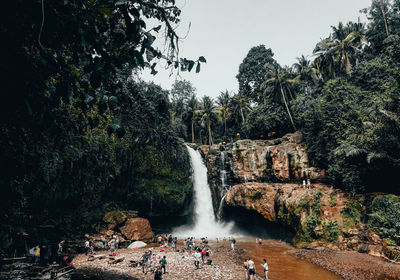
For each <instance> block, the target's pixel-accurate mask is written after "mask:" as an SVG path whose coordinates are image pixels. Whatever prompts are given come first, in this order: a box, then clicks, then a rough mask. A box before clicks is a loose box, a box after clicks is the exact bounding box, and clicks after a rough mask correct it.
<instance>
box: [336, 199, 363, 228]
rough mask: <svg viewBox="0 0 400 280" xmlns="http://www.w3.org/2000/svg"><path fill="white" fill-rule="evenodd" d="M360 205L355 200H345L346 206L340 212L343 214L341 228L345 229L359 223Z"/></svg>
mask: <svg viewBox="0 0 400 280" xmlns="http://www.w3.org/2000/svg"><path fill="white" fill-rule="evenodd" d="M361 208H362V205H361V204H360V203H359V202H358V201H356V200H349V201H347V202H346V208H344V209H343V210H342V212H341V214H342V216H343V228H344V229H347V228H350V227H354V226H355V225H357V224H359V223H361V210H362V209H361Z"/></svg>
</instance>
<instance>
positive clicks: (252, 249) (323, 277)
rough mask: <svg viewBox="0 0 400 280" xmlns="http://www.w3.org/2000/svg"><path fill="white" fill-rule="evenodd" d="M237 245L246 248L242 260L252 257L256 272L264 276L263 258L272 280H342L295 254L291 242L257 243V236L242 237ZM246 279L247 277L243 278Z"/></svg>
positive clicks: (265, 241) (269, 240)
mask: <svg viewBox="0 0 400 280" xmlns="http://www.w3.org/2000/svg"><path fill="white" fill-rule="evenodd" d="M236 247H237V248H240V249H244V250H245V253H244V254H243V255H242V257H241V258H242V260H243V261H244V259H245V258H248V257H251V258H252V259H253V261H254V263H255V265H256V272H257V274H258V275H260V276H263V273H264V272H263V267H262V266H261V264H262V263H263V259H264V258H265V259H266V260H267V263H268V266H269V273H268V277H269V279H270V280H340V279H342V278H341V277H339V276H337V275H335V274H334V273H332V272H330V271H327V270H325V269H323V268H321V267H319V266H316V265H314V264H312V263H310V262H308V261H306V260H301V259H299V258H297V257H296V256H295V253H296V249H295V248H293V247H292V246H290V245H289V244H287V243H285V242H282V241H277V240H272V239H267V240H263V242H262V244H261V245H259V244H256V242H255V238H241V239H239V240H238V242H237V243H236ZM243 279H245V278H243Z"/></svg>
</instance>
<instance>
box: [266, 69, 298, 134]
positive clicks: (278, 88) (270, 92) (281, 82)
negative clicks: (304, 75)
mask: <svg viewBox="0 0 400 280" xmlns="http://www.w3.org/2000/svg"><path fill="white" fill-rule="evenodd" d="M294 83H295V80H294V79H293V74H292V73H291V72H290V71H289V69H282V68H281V67H279V66H278V67H276V68H275V71H274V72H273V73H272V75H271V76H270V78H268V79H266V80H265V81H264V82H263V83H262V84H261V87H260V88H261V90H264V95H265V96H270V97H272V98H274V99H275V100H277V101H283V104H284V105H285V107H286V111H287V113H288V115H289V118H290V122H291V123H292V126H293V129H294V131H296V126H295V124H294V121H293V118H292V114H291V113H290V110H289V105H288V101H289V98H290V99H294V94H293V93H292V90H291V88H292V86H293V84H294Z"/></svg>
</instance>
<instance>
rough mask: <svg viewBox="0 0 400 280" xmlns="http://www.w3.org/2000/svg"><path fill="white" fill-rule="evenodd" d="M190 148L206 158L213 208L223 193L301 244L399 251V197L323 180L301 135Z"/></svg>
mask: <svg viewBox="0 0 400 280" xmlns="http://www.w3.org/2000/svg"><path fill="white" fill-rule="evenodd" d="M193 147H195V148H197V149H199V150H200V151H201V153H202V155H203V157H204V159H205V161H206V164H207V168H208V175H209V183H210V188H211V190H212V194H213V203H214V209H216V212H217V213H219V212H220V211H219V208H220V207H221V205H223V203H221V200H222V199H223V198H224V200H223V201H224V202H225V203H226V205H228V206H232V207H241V208H244V209H247V210H250V211H256V212H257V213H259V214H261V215H262V216H263V217H264V218H265V219H266V220H267V221H269V222H273V223H279V224H282V225H285V226H288V227H289V228H291V229H292V230H293V232H294V233H295V234H294V236H293V239H292V241H293V243H294V244H296V245H297V246H299V247H308V248H326V247H328V248H336V249H342V250H357V251H359V252H364V253H369V254H372V255H377V256H383V255H386V256H388V257H391V258H394V257H396V256H397V255H398V252H397V251H396V250H395V248H396V246H397V245H396V243H400V197H398V196H394V195H384V194H364V195H358V196H351V195H349V194H347V193H345V192H343V191H340V190H338V189H334V188H332V187H331V186H329V185H327V184H326V180H325V171H324V170H321V169H319V168H317V167H313V166H311V165H310V161H309V158H308V155H307V150H306V146H305V144H304V143H302V137H301V134H299V133H293V134H287V135H285V136H283V137H282V138H278V139H273V140H239V141H236V142H234V143H229V144H226V145H223V144H217V145H212V146H206V145H204V146H196V145H193ZM304 178H308V179H310V180H311V184H312V188H311V189H308V188H303V186H302V181H303V179H304ZM389 208H390V209H389ZM393 213H396V214H393ZM396 227H398V229H397V228H396ZM396 238H397V239H399V240H396ZM396 252H397V253H396Z"/></svg>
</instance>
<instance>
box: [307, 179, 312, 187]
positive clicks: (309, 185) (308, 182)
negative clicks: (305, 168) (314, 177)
mask: <svg viewBox="0 0 400 280" xmlns="http://www.w3.org/2000/svg"><path fill="white" fill-rule="evenodd" d="M307 186H308V189H311V180H310V178H308V179H307Z"/></svg>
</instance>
